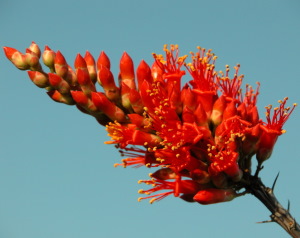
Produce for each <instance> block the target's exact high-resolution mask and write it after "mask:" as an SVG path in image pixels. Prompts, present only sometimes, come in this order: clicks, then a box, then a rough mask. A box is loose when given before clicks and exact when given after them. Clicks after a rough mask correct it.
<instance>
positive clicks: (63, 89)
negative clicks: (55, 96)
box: [48, 73, 70, 94]
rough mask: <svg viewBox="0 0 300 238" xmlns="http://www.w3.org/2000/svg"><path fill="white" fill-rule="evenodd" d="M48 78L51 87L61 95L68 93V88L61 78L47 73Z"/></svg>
mask: <svg viewBox="0 0 300 238" xmlns="http://www.w3.org/2000/svg"><path fill="white" fill-rule="evenodd" d="M48 77H49V82H50V84H51V86H53V87H54V88H55V89H57V90H58V91H59V92H60V93H61V94H68V93H70V86H69V84H68V83H67V82H66V81H65V80H64V79H63V78H62V77H60V76H59V75H57V74H53V73H48Z"/></svg>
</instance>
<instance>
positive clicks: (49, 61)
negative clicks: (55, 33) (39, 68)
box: [42, 45, 56, 73]
mask: <svg viewBox="0 0 300 238" xmlns="http://www.w3.org/2000/svg"><path fill="white" fill-rule="evenodd" d="M55 56H56V54H55V52H54V51H53V50H51V49H50V48H49V47H48V46H47V45H46V46H45V50H44V52H43V54H42V59H43V62H44V64H45V65H46V66H47V67H48V68H49V69H50V70H51V72H52V73H53V72H54V59H55Z"/></svg>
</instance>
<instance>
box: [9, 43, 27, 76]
mask: <svg viewBox="0 0 300 238" xmlns="http://www.w3.org/2000/svg"><path fill="white" fill-rule="evenodd" d="M3 49H4V53H5V55H6V58H7V59H9V60H10V61H11V62H12V63H13V64H14V65H15V66H16V67H17V68H18V69H20V70H27V69H29V68H30V65H29V64H28V63H27V60H26V56H25V55H24V54H22V53H21V52H20V51H18V50H16V49H14V48H11V47H3Z"/></svg>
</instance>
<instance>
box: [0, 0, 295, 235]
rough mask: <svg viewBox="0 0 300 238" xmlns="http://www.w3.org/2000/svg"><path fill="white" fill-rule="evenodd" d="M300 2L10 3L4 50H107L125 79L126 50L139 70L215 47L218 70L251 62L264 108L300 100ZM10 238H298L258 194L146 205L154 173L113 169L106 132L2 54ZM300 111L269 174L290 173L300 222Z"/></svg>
mask: <svg viewBox="0 0 300 238" xmlns="http://www.w3.org/2000/svg"><path fill="white" fill-rule="evenodd" d="M299 10H300V2H299V1H298V0H286V1H279V0H264V1H261V0H252V1H246V0H227V1H221V0H216V1H202V0H190V1H187V2H186V3H184V1H176V0H175V1H166V0H165V1H164V0H152V1H143V0H128V1H122V0H116V1H113V0H112V1H102V0H98V1H96V0H85V1H76V2H75V1H58V0H52V1H38V0H28V1H20V0H12V1H8V0H3V1H1V3H0V33H1V37H0V44H1V47H3V46H10V47H14V48H17V49H19V50H22V51H24V50H25V48H27V47H28V46H29V45H30V43H31V42H32V41H35V42H36V43H37V44H39V45H40V47H41V48H44V46H45V45H49V46H50V47H51V48H52V49H53V50H60V51H61V52H62V53H63V54H64V55H65V57H66V59H67V61H68V62H69V63H70V64H73V61H74V59H75V56H76V54H77V53H81V54H84V53H85V51H86V50H89V51H90V52H91V53H92V54H93V55H94V56H95V57H98V55H99V52H100V51H101V50H104V51H105V52H106V53H107V54H108V56H109V57H110V59H111V62H112V64H113V65H112V70H113V72H114V73H115V75H116V74H117V73H118V62H119V59H120V57H121V55H122V53H123V52H124V51H127V52H128V53H129V54H130V56H131V57H132V58H133V60H134V62H135V65H138V63H139V62H140V60H142V59H144V60H146V61H147V62H149V64H150V63H151V62H152V56H151V53H152V52H157V53H160V52H162V47H163V45H164V44H172V43H173V44H179V46H180V49H181V52H182V54H188V53H189V51H194V50H195V49H196V48H195V47H196V46H198V45H200V46H202V47H205V48H212V49H213V51H214V52H215V53H216V55H218V56H219V58H218V61H217V65H216V67H217V69H218V70H223V69H224V65H225V64H229V65H231V66H234V65H235V64H236V63H240V64H241V73H243V74H245V81H244V82H245V83H249V84H252V85H255V82H256V81H260V82H261V95H260V96H259V103H258V105H259V107H260V114H261V115H263V113H264V106H267V105H269V104H274V105H275V104H276V103H277V100H278V99H282V98H283V97H286V96H289V98H290V103H291V104H292V103H293V102H298V103H299V102H300V96H299V91H298V89H299V86H300V79H299V54H300V44H299V38H300V27H299V24H300V15H299ZM0 110H1V123H0V130H1V136H0V144H1V146H0V148H1V149H0V188H1V191H0V193H1V194H0V237H3V238H40V237H42V238H53V237H57V238H60V237H63V238H86V237H89V238H99V237H101V238H102V237H103V238H104V237H105V238H115V237H123V238H127V237H130V238H135V237H143V238H150V237H158V238H160V237H173V238H179V237H187V238H189V237H199V238H200V237H244V238H248V237H253V236H255V237H258V238H260V237H274V238H279V237H280V238H281V237H288V235H287V234H285V232H284V231H283V230H282V228H280V227H279V226H278V225H277V224H274V223H269V224H256V222H259V221H263V220H268V219H269V215H270V214H269V212H268V210H267V209H266V208H265V207H263V205H261V204H260V203H259V202H258V201H257V200H256V199H255V198H254V197H253V196H251V195H247V196H245V197H241V198H238V199H236V200H234V201H232V202H230V203H224V204H216V205H210V206H201V205H197V204H189V203H185V202H183V201H182V200H180V199H176V198H174V197H171V196H170V197H168V198H166V199H164V200H162V201H160V202H158V203H155V204H153V205H150V204H149V203H148V202H147V201H143V202H140V203H138V202H137V198H138V197H139V194H137V191H138V189H140V188H141V185H139V184H137V181H138V180H139V179H146V178H147V174H148V173H149V172H151V171H149V169H144V168H142V169H132V168H127V169H123V168H114V167H113V164H114V163H116V162H119V160H120V156H119V154H118V152H117V151H116V150H115V149H114V147H113V146H108V145H104V144H103V142H104V141H106V140H108V139H109V138H108V137H107V135H106V132H105V130H104V128H102V127H101V126H99V125H98V124H97V123H96V121H95V120H94V119H93V118H91V117H88V116H86V115H83V114H80V113H79V112H78V111H77V110H76V108H74V107H70V106H66V105H60V104H57V103H54V102H52V101H51V100H50V99H49V98H48V96H47V95H46V94H45V91H43V90H41V89H39V88H37V87H35V86H34V85H33V84H32V83H31V82H30V80H29V79H28V77H27V74H26V72H22V71H18V70H17V69H15V68H14V67H13V66H12V65H11V63H10V62H8V61H7V60H6V59H5V57H4V53H3V52H2V51H1V52H0ZM299 118H300V111H299V109H298V108H297V109H296V111H295V112H294V114H293V115H292V117H291V118H290V120H289V121H288V122H287V124H286V125H285V127H284V128H285V129H286V130H287V133H286V134H284V135H283V136H281V137H280V139H279V141H278V143H277V145H276V148H275V150H274V152H273V156H272V158H271V159H270V160H269V161H267V162H266V163H265V168H264V170H263V171H262V172H261V177H262V179H263V181H264V182H265V184H266V185H269V186H271V185H272V182H273V180H274V178H275V176H276V175H277V173H278V172H280V176H279V180H278V183H277V186H276V191H275V193H276V195H277V197H278V199H279V200H280V201H281V202H282V204H283V205H287V201H288V200H290V201H291V212H292V214H293V215H294V216H296V218H298V220H300V203H299V199H300V191H299V189H298V187H299V186H298V185H299V183H298V181H299V179H300V175H299V166H300V158H299V157H300V156H299V153H298V152H297V151H296V148H299V136H298V133H299V132H300V127H299V124H297V122H298V121H299Z"/></svg>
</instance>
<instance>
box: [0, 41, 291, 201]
mask: <svg viewBox="0 0 300 238" xmlns="http://www.w3.org/2000/svg"><path fill="white" fill-rule="evenodd" d="M4 51H5V54H6V57H7V58H8V59H9V60H10V61H11V62H12V63H13V64H14V65H15V66H16V67H17V68H19V69H22V70H26V69H30V70H31V71H29V72H28V75H29V77H30V79H31V80H32V81H33V82H34V83H35V84H36V85H37V86H39V87H42V88H45V89H47V90H48V95H49V96H50V97H51V98H52V99H53V100H54V101H56V102H61V103H65V104H69V105H73V104H75V105H76V106H77V108H78V109H79V110H80V111H81V112H83V113H86V114H89V115H91V116H93V117H95V118H96V119H97V121H98V122H99V123H100V124H101V125H104V126H106V129H107V131H108V135H109V136H110V137H111V139H112V140H111V141H109V142H106V144H115V145H116V147H117V148H119V149H120V152H121V154H122V155H123V156H126V158H125V159H123V160H122V163H120V164H115V166H119V165H123V166H124V167H127V166H133V167H141V166H146V167H149V168H157V167H160V168H159V169H158V170H157V171H156V172H153V173H152V174H150V177H151V180H141V181H140V182H141V183H145V184H148V185H152V186H153V187H152V188H150V189H148V190H140V191H139V192H140V193H142V194H145V195H146V197H144V198H139V201H140V200H143V199H146V198H150V199H151V200H150V203H152V202H154V201H158V200H161V199H162V198H164V197H166V196H168V195H170V194H173V195H174V196H175V197H180V198H182V199H183V200H185V201H188V202H193V201H196V202H198V203H201V204H212V203H218V202H225V201H230V200H232V199H233V198H235V197H237V196H239V195H240V194H239V190H240V189H241V188H243V186H241V183H242V181H244V180H245V179H247V178H249V175H251V160H252V157H253V156H254V155H256V157H257V160H258V163H259V168H260V165H261V163H262V162H263V161H265V160H266V159H268V158H269V157H270V155H271V153H272V150H273V147H274V145H275V143H276V141H277V138H278V136H280V135H281V134H282V133H284V132H285V131H284V130H282V127H283V125H284V123H285V122H286V121H287V120H288V118H289V116H290V115H291V113H292V112H293V110H294V108H295V106H296V104H294V106H293V107H292V108H289V107H286V106H285V105H286V102H287V98H285V99H284V100H283V101H280V106H279V107H277V108H274V112H273V114H272V113H271V108H272V107H271V106H269V107H267V113H266V114H267V121H266V122H263V121H262V119H260V117H259V114H258V110H257V106H256V103H257V97H258V94H259V84H258V87H257V89H256V90H254V89H253V88H252V87H251V86H249V85H247V86H246V90H245V94H244V95H243V93H242V89H241V87H242V81H243V75H239V68H240V66H239V65H237V66H236V67H234V69H235V73H234V75H233V77H230V71H229V66H228V65H227V66H226V69H225V71H226V72H225V73H222V72H219V73H218V72H217V71H216V70H215V61H216V59H217V57H216V56H215V55H214V54H213V53H212V51H211V50H207V51H206V50H205V49H203V48H200V47H198V51H197V52H196V53H191V63H186V61H187V55H184V56H179V49H178V46H177V45H171V46H170V47H169V48H168V46H167V45H165V46H164V52H165V56H163V55H157V54H153V56H154V63H153V64H152V67H151V68H150V67H149V65H148V64H147V63H146V62H145V61H143V60H142V61H141V63H140V64H139V66H138V68H137V70H136V72H135V70H134V63H133V60H132V59H131V57H130V56H129V55H128V54H127V53H126V52H125V53H124V54H123V55H122V57H121V60H120V65H119V66H120V73H119V76H118V80H119V84H116V82H115V80H114V78H116V77H114V75H113V73H112V71H111V70H110V60H109V58H108V56H107V55H106V54H105V53H104V52H101V54H100V56H99V58H98V60H97V62H95V60H94V57H93V56H92V55H91V54H90V53H89V52H87V53H86V55H85V56H84V57H82V56H81V55H80V54H78V55H77V57H76V60H75V64H74V65H75V69H73V68H72V67H71V66H70V65H69V64H68V63H67V62H66V59H65V57H64V56H63V55H62V54H61V52H60V51H57V53H55V52H54V51H53V50H51V49H50V48H49V47H48V46H46V47H45V50H44V52H43V53H42V60H43V62H44V64H45V65H46V66H47V67H48V68H49V69H50V72H49V73H47V72H45V71H43V69H42V67H41V66H40V63H39V57H40V55H41V52H40V50H39V47H38V46H37V45H36V44H35V43H32V44H31V46H30V47H29V49H27V50H26V54H23V53H21V52H20V51H17V50H16V49H13V48H9V47H4ZM182 66H185V68H186V69H187V70H186V71H184V70H183V69H182V68H183V67H182ZM135 73H136V78H135ZM186 73H189V74H190V76H191V78H192V80H190V81H189V82H188V83H186V84H185V85H184V87H183V88H182V87H181V80H182V77H183V76H184V75H185V74H186ZM96 81H97V82H98V83H99V85H100V86H101V87H102V88H103V90H102V91H98V90H97V87H96V85H95V83H96ZM183 178H184V179H183Z"/></svg>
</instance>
